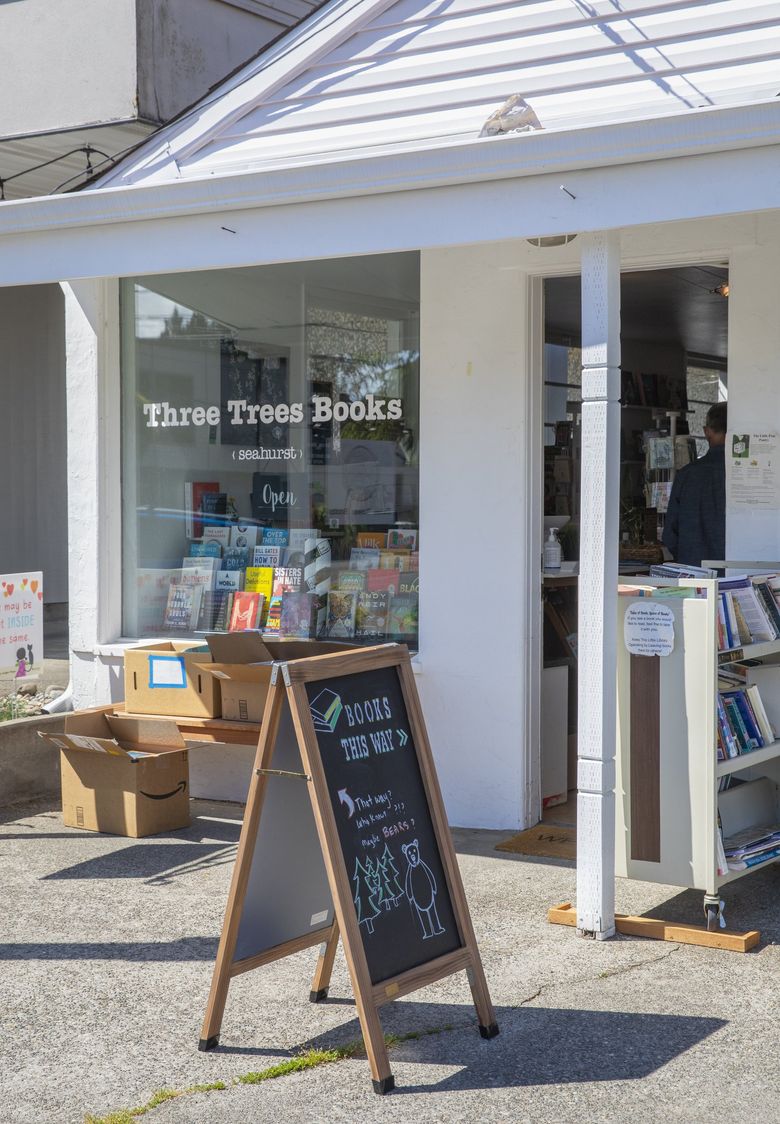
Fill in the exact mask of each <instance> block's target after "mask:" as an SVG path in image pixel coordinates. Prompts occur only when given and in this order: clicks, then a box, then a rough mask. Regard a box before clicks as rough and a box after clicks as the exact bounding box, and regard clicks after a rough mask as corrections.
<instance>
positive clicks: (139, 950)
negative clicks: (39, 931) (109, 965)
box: [0, 936, 218, 962]
mask: <svg viewBox="0 0 780 1124" xmlns="http://www.w3.org/2000/svg"><path fill="white" fill-rule="evenodd" d="M217 943H218V937H216V936H215V937H180V938H179V939H178V940H175V941H147V942H143V941H71V942H67V941H46V942H45V943H43V942H41V943H38V944H35V943H32V942H29V943H28V942H25V943H23V944H22V943H19V944H0V961H3V960H130V961H134V960H148V961H180V962H181V961H185V960H213V959H214V958H215V956H216V955H217Z"/></svg>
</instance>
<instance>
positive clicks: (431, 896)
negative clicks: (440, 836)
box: [401, 839, 445, 941]
mask: <svg viewBox="0 0 780 1124" xmlns="http://www.w3.org/2000/svg"><path fill="white" fill-rule="evenodd" d="M401 850H402V851H403V853H404V858H405V859H406V861H407V863H408V864H409V865H408V866H407V868H406V882H405V884H404V889H405V891H406V896H407V898H408V899H409V901H410V902H411V904H412V905H413V906H414V907H415V909H416V910H417V916H418V918H419V920H420V925H421V926H422V932H423V940H424V941H427V940H428V938H429V937H438V936H440V935H441V933H443V932H445V929H444V928H443V927H442V924H441V921H439V915H438V913H437V912H436V893H437V890H436V879H435V878H434V877H433V871H432V870H431V868H430V867H429V866H428V864H427V863H425V862H423V860H422V859H421V858H420V844H419V843H418V841H417V840H416V839H413V840H412V842H411V843H404V844H403V845H402V847H401Z"/></svg>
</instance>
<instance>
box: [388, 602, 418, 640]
mask: <svg viewBox="0 0 780 1124" xmlns="http://www.w3.org/2000/svg"><path fill="white" fill-rule="evenodd" d="M417 609H418V604H417V597H415V596H414V595H412V594H408V595H407V596H406V597H393V598H391V600H390V608H389V609H388V611H387V635H388V637H391V636H392V637H398V638H399V639H402V640H406V639H409V640H411V639H413V638H414V637H416V636H417Z"/></svg>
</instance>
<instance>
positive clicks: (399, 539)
mask: <svg viewBox="0 0 780 1124" xmlns="http://www.w3.org/2000/svg"><path fill="white" fill-rule="evenodd" d="M559 460H564V461H567V462H568V463H569V465H571V458H570V457H556V464H557V462H558V461H559ZM556 479H557V477H556ZM567 479H568V480H570V479H571V475H569V476H568V477H567ZM385 545H386V546H387V547H388V549H393V548H394V547H402V548H403V549H405V550H410V551H411V550H416V549H417V528H416V527H414V528H412V527H410V528H409V529H408V530H407V529H406V528H404V527H391V528H390V530H389V531H388V532H387V542H386V544H385Z"/></svg>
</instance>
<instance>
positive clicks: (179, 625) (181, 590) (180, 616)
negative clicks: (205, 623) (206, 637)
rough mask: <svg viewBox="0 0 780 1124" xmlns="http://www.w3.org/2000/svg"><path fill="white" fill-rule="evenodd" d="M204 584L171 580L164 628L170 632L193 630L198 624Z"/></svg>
mask: <svg viewBox="0 0 780 1124" xmlns="http://www.w3.org/2000/svg"><path fill="white" fill-rule="evenodd" d="M202 598H203V586H201V585H184V584H182V583H181V582H171V584H170V587H169V589H168V601H167V604H166V606H165V617H164V620H163V628H165V629H166V631H168V632H193V631H194V630H195V629H196V628H197V625H198V618H199V616H200V604H201V600H202Z"/></svg>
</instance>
